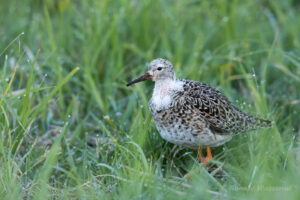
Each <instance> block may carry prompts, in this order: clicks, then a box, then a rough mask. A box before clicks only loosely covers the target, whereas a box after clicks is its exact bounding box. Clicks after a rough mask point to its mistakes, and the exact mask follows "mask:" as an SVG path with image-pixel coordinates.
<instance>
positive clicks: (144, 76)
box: [126, 72, 152, 87]
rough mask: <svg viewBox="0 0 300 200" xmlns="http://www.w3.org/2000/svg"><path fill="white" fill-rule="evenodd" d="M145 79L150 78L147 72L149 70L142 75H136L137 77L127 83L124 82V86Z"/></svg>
mask: <svg viewBox="0 0 300 200" xmlns="http://www.w3.org/2000/svg"><path fill="white" fill-rule="evenodd" d="M147 79H152V76H151V75H150V74H149V72H146V73H145V74H143V75H142V76H140V77H138V78H137V79H134V80H133V81H130V82H129V83H127V84H126V86H127V87H128V86H130V85H133V84H135V83H138V82H141V81H144V80H147Z"/></svg>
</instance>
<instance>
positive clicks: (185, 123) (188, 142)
mask: <svg viewBox="0 0 300 200" xmlns="http://www.w3.org/2000/svg"><path fill="white" fill-rule="evenodd" d="M143 76H145V77H146V78H145V77H142V79H141V78H139V80H137V81H136V80H135V81H133V82H132V83H129V84H128V85H131V84H133V83H135V82H139V81H142V80H145V79H152V80H153V81H155V87H154V91H153V95H152V98H151V99H150V101H149V108H150V110H151V113H152V115H153V119H154V122H155V124H156V127H157V129H158V131H159V133H160V135H161V136H162V137H163V138H164V139H165V140H167V141H169V142H171V143H174V144H178V145H181V146H185V147H189V148H194V149H199V148H200V147H203V146H211V147H216V146H219V145H222V144H224V143H225V142H227V141H229V140H230V139H231V138H232V136H233V135H235V134H237V133H241V132H245V131H250V130H255V129H259V128H267V127H270V126H271V125H272V122H271V121H268V120H264V119H261V118H258V117H256V116H253V115H249V114H246V113H244V112H242V111H240V110H239V109H238V108H237V107H236V106H234V105H233V104H232V103H231V102H230V101H229V100H228V99H227V98H226V97H225V96H224V95H223V94H222V93H221V92H219V91H218V90H216V89H215V88H213V87H211V86H209V85H207V84H205V83H201V82H197V81H192V80H181V79H176V78H175V73H174V69H173V66H172V64H171V63H170V62H169V61H167V60H165V59H161V58H159V59H155V60H154V61H152V62H151V63H150V64H149V66H148V72H147V73H146V74H145V75H143ZM143 78H144V79H143Z"/></svg>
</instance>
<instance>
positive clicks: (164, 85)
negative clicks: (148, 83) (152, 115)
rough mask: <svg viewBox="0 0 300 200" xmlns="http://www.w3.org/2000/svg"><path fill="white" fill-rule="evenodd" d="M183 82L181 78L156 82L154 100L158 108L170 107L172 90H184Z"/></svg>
mask: <svg viewBox="0 0 300 200" xmlns="http://www.w3.org/2000/svg"><path fill="white" fill-rule="evenodd" d="M182 85H183V83H182V82H181V81H179V80H172V79H167V80H160V81H156V82H155V86H154V91H153V95H152V102H153V104H154V105H155V107H156V108H157V109H165V108H168V106H169V105H170V103H171V101H172V91H178V90H182Z"/></svg>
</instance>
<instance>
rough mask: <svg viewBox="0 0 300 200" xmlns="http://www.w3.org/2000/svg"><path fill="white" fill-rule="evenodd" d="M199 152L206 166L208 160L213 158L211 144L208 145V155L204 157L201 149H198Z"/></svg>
mask: <svg viewBox="0 0 300 200" xmlns="http://www.w3.org/2000/svg"><path fill="white" fill-rule="evenodd" d="M197 152H198V155H199V158H200V161H201V163H203V164H204V167H205V168H206V165H207V162H208V161H210V160H211V159H212V154H211V151H210V147H209V146H207V147H206V157H204V156H203V155H202V152H201V149H198V150H197Z"/></svg>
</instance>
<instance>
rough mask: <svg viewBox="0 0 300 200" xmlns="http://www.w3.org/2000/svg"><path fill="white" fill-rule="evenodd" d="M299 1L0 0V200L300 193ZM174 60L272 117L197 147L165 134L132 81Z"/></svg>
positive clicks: (143, 91)
mask: <svg viewBox="0 0 300 200" xmlns="http://www.w3.org/2000/svg"><path fill="white" fill-rule="evenodd" d="M299 9H300V4H299V2H298V1H296V0H294V1H293V0H288V1H280V0H272V1H271V0H270V1H268V0H265V1H257V0H255V1H223V0H214V1H197V0H195V1H193V0H189V1H169V0H167V1H158V0H152V1H150V0H143V1H137V0H133V1H107V0H103V1H97V0H87V1H70V0H61V1H42V0H29V1H17V0H11V1H4V0H2V1H1V2H0V15H1V17H0V24H1V28H0V40H1V42H0V82H1V84H0V162H1V165H0V199H22V198H24V199H47V198H48V199H72V198H73V199H174V198H176V199H199V198H201V199H215V198H219V199H223V198H228V199H256V198H261V199H299V198H300V192H299V191H300V190H299V189H300V183H299V180H300V171H299V164H300V127H299V113H300V92H299V91H300V78H299V77H300V59H299V56H300V38H299V32H300V23H299V21H300V12H299ZM158 57H162V58H166V59H168V60H170V61H171V62H172V63H173V64H174V67H175V71H176V74H177V76H178V77H180V78H185V79H192V80H197V81H202V82H205V83H208V84H210V85H212V86H214V87H216V88H218V89H219V90H220V91H222V92H223V93H224V94H225V95H226V96H228V98H229V99H230V100H231V101H233V102H234V104H235V105H236V106H237V107H239V108H240V109H242V110H244V111H246V112H249V113H251V114H254V115H258V116H261V117H263V118H266V119H270V120H273V121H274V126H273V128H271V129H265V130H258V131H252V132H247V133H243V134H240V135H238V136H235V137H234V138H233V139H232V140H231V141H230V142H228V143H226V144H225V145H224V146H221V147H218V148H213V149H212V153H213V155H214V157H213V160H212V161H211V163H210V164H208V165H207V168H204V166H203V165H202V164H201V163H200V162H199V158H198V157H197V152H196V151H194V150H191V149H185V148H180V147H176V146H174V145H172V144H170V143H167V142H166V141H164V140H163V139H162V138H161V137H160V136H159V133H158V132H157V129H156V127H155V124H154V123H153V122H152V117H151V114H150V112H149V109H148V106H147V101H148V100H149V98H150V96H151V90H152V88H153V83H151V81H148V82H145V83H140V84H137V85H135V86H134V87H130V88H128V87H126V83H127V82H128V81H130V80H131V79H132V78H135V77H137V75H140V74H142V73H144V72H145V71H146V69H147V66H146V64H147V62H149V61H151V60H152V59H154V58H158Z"/></svg>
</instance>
